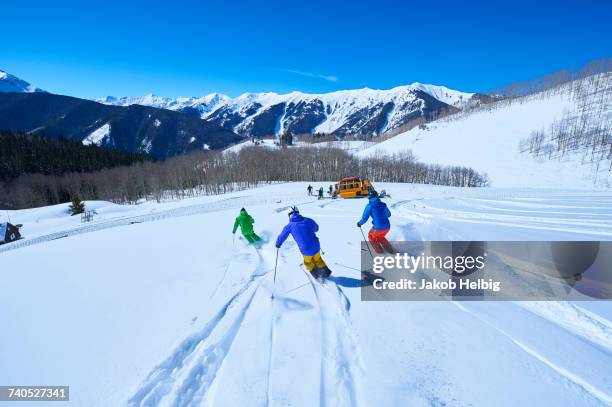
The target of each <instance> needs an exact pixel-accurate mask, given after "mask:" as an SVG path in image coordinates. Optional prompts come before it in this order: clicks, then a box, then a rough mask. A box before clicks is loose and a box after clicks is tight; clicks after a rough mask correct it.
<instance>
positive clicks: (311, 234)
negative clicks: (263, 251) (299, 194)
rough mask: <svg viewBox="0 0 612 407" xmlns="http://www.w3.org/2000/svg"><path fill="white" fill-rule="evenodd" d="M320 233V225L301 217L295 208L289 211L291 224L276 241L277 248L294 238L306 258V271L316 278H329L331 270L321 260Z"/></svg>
mask: <svg viewBox="0 0 612 407" xmlns="http://www.w3.org/2000/svg"><path fill="white" fill-rule="evenodd" d="M318 231H319V225H317V223H316V222H315V221H314V220H312V219H310V218H306V217H304V216H302V215H300V211H299V210H298V208H296V207H295V206H294V207H292V208H291V211H289V223H288V224H287V226H285V227H284V228H283V231H282V232H281V233H280V235H278V238H277V239H276V247H277V248H279V249H280V247H281V246H282V245H283V243H285V240H287V238H288V237H289V235H291V236H293V240H295V242H296V243H297V245H298V247H299V249H300V252H301V253H302V256H304V267H306V270H308V271H309V272H310V274H312V275H313V276H314V277H315V278H317V277H320V276H322V277H329V275H330V274H331V270H330V269H329V267H327V264H325V262H324V261H323V259H322V258H321V244H320V243H319V238H318V237H317V234H316V233H317V232H318Z"/></svg>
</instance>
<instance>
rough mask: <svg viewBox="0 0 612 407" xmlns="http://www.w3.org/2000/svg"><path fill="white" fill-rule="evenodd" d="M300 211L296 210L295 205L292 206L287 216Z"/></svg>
mask: <svg viewBox="0 0 612 407" xmlns="http://www.w3.org/2000/svg"><path fill="white" fill-rule="evenodd" d="M299 213H300V211H299V210H298V208H297V206H292V207H291V210H290V211H289V213H288V214H287V216H291V215H293V214H299Z"/></svg>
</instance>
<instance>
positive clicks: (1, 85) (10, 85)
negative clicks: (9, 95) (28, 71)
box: [0, 70, 45, 93]
mask: <svg viewBox="0 0 612 407" xmlns="http://www.w3.org/2000/svg"><path fill="white" fill-rule="evenodd" d="M0 92H18V93H21V92H25V93H31V92H45V91H44V90H42V89H39V88H37V87H36V86H34V85H31V84H29V83H28V82H26V81H24V80H23V79H19V78H18V77H16V76H13V75H11V74H9V73H7V72H4V71H2V70H0Z"/></svg>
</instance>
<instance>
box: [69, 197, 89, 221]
mask: <svg viewBox="0 0 612 407" xmlns="http://www.w3.org/2000/svg"><path fill="white" fill-rule="evenodd" d="M68 210H69V211H70V214H71V216H74V215H78V214H79V213H83V212H85V202H83V201H81V199H80V198H79V196H78V195H74V196H73V197H72V199H71V204H70V205H68Z"/></svg>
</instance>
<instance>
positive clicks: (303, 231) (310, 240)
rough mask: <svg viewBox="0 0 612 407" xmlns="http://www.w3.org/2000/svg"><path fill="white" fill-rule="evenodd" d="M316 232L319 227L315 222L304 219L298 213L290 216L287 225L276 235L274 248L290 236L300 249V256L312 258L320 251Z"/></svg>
mask: <svg viewBox="0 0 612 407" xmlns="http://www.w3.org/2000/svg"><path fill="white" fill-rule="evenodd" d="M318 230H319V225H317V222H315V221H314V220H312V219H310V218H305V217H303V216H302V215H300V214H299V213H295V214H293V215H291V217H290V218H289V223H288V224H287V226H285V227H284V228H283V231H282V232H281V233H280V235H278V238H277V239H276V246H277V247H280V246H282V244H283V243H285V240H287V238H288V237H289V235H290V234H291V236H293V240H295V242H296V243H297V245H298V247H299V248H300V252H302V255H304V256H314V255H315V254H317V253H319V251H320V250H321V245H320V243H319V238H318V237H317V235H316V232H317V231H318Z"/></svg>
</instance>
